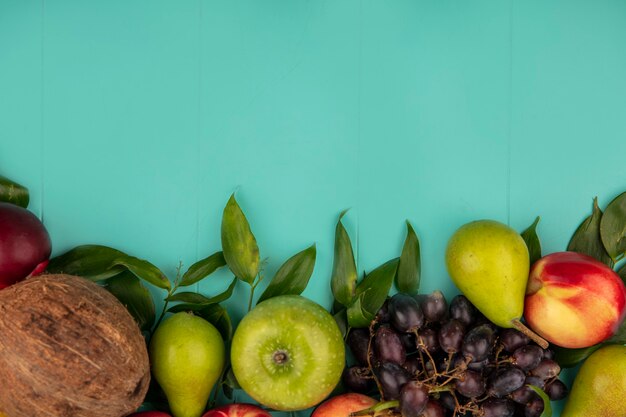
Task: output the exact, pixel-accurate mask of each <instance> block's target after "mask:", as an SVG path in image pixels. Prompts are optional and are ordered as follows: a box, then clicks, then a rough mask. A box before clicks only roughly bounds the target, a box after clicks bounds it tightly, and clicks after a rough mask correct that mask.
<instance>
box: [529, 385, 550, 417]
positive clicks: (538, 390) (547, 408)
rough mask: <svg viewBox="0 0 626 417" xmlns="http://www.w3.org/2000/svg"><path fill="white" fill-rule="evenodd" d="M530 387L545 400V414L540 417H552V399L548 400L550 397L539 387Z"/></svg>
mask: <svg viewBox="0 0 626 417" xmlns="http://www.w3.org/2000/svg"><path fill="white" fill-rule="evenodd" d="M529 387H530V388H531V389H532V390H533V391H535V392H536V393H537V394H538V395H539V396H540V397H541V399H542V400H543V413H541V415H540V416H539V417H552V404H550V398H548V395H547V394H546V393H545V392H544V391H543V390H542V389H541V388H539V387H536V386H534V385H529Z"/></svg>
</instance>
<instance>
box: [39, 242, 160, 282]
mask: <svg viewBox="0 0 626 417" xmlns="http://www.w3.org/2000/svg"><path fill="white" fill-rule="evenodd" d="M46 270H47V271H48V272H50V273H53V274H60V273H63V274H70V275H78V276H81V277H83V278H86V279H89V280H92V281H101V280H105V279H109V278H111V277H114V276H116V275H118V274H120V273H121V272H123V271H125V270H128V271H130V272H132V273H133V274H135V275H136V276H137V277H139V278H141V279H143V280H144V281H147V282H149V283H151V284H153V285H156V286H157V287H159V288H164V289H169V288H170V281H169V280H168V279H167V277H166V276H165V275H164V274H163V272H161V271H160V270H159V269H158V268H157V267H156V266H154V265H152V264H151V263H150V262H148V261H144V260H143V259H139V258H135V257H134V256H129V255H127V254H125V253H124V252H121V251H119V250H117V249H113V248H109V247H108V246H101V245H82V246H77V247H75V248H74V249H71V250H69V251H68V252H66V253H64V254H63V255H61V256H57V257H56V258H54V259H51V260H50V263H49V264H48V267H47V268H46Z"/></svg>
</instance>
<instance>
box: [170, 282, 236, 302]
mask: <svg viewBox="0 0 626 417" xmlns="http://www.w3.org/2000/svg"><path fill="white" fill-rule="evenodd" d="M236 284H237V278H235V279H233V280H232V282H231V283H230V285H229V286H228V288H227V289H226V290H225V291H224V292H222V293H220V294H218V295H216V296H213V297H210V298H209V297H205V296H204V295H202V294H198V293H195V292H179V293H176V294H174V295H172V296H170V297H168V298H167V299H166V300H167V301H182V302H184V303H188V304H195V305H198V306H207V305H209V304H217V303H221V302H222V301H226V300H228V299H229V298H230V297H231V296H232V295H233V290H234V289H235V285H236ZM177 307H178V306H177Z"/></svg>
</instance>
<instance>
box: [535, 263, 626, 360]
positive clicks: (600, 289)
mask: <svg viewBox="0 0 626 417" xmlns="http://www.w3.org/2000/svg"><path fill="white" fill-rule="evenodd" d="M625 307H626V288H625V286H624V283H623V282H622V280H621V279H620V277H619V275H617V274H616V273H615V271H613V270H612V269H611V268H609V267H608V266H606V265H605V264H603V263H601V262H599V261H597V260H595V259H593V258H591V257H589V256H587V255H582V254H580V253H575V252H558V253H552V254H550V255H547V256H544V257H543V258H541V259H540V260H538V261H537V262H536V263H535V264H534V265H533V267H532V269H531V271H530V277H529V279H528V286H527V288H526V301H525V305H524V318H525V319H526V322H527V323H528V324H529V326H530V327H531V328H532V329H533V330H534V331H535V332H537V333H538V334H539V335H541V336H542V337H544V338H545V339H547V340H549V341H550V342H552V343H554V344H556V345H558V346H563V347H566V348H583V347H588V346H592V345H595V344H597V343H599V342H602V341H603V340H606V339H607V338H609V337H611V336H612V335H613V334H614V333H615V332H616V331H617V329H618V327H619V325H620V323H621V322H622V321H623V320H624V316H625V314H626V308H625Z"/></svg>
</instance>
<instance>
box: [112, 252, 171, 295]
mask: <svg viewBox="0 0 626 417" xmlns="http://www.w3.org/2000/svg"><path fill="white" fill-rule="evenodd" d="M118 265H121V266H123V267H125V268H126V269H128V270H129V271H130V272H132V273H133V274H135V275H137V276H138V277H139V278H141V279H143V280H144V281H147V282H149V283H150V284H152V285H156V286H157V287H159V288H163V289H166V290H169V289H170V280H169V279H167V277H166V276H165V274H164V273H163V272H161V270H160V269H159V268H157V267H156V266H154V265H152V264H151V263H150V262H148V261H145V260H143V259H139V258H135V257H134V256H129V255H124V256H120V257H119V258H117V259H115V260H114V261H113V266H118Z"/></svg>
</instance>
